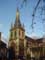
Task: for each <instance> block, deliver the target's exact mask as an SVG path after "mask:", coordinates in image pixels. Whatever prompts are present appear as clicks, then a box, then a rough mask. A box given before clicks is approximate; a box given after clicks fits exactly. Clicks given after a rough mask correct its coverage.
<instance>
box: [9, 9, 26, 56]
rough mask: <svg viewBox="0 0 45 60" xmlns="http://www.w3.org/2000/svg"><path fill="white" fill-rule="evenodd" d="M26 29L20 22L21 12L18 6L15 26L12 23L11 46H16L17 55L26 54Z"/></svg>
mask: <svg viewBox="0 0 45 60" xmlns="http://www.w3.org/2000/svg"><path fill="white" fill-rule="evenodd" d="M24 40H25V29H24V26H22V24H21V22H20V13H19V9H18V8H17V11H16V20H15V23H14V26H13V25H12V24H11V29H10V38H9V47H11V46H12V47H14V49H15V52H16V53H15V54H16V55H22V56H23V55H24Z"/></svg>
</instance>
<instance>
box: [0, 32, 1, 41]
mask: <svg viewBox="0 0 45 60" xmlns="http://www.w3.org/2000/svg"><path fill="white" fill-rule="evenodd" d="M0 40H1V32H0Z"/></svg>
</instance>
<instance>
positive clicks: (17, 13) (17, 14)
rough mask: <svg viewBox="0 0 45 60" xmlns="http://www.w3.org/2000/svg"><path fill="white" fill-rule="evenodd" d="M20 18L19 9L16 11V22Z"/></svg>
mask: <svg viewBox="0 0 45 60" xmlns="http://www.w3.org/2000/svg"><path fill="white" fill-rule="evenodd" d="M19 18H20V14H19V9H18V8H17V11H16V20H19Z"/></svg>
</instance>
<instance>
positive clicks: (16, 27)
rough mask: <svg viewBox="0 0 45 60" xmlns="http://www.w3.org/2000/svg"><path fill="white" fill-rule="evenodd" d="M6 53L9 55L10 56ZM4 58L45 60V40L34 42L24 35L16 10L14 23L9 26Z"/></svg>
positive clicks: (40, 39)
mask: <svg viewBox="0 0 45 60" xmlns="http://www.w3.org/2000/svg"><path fill="white" fill-rule="evenodd" d="M10 52H11V53H12V54H11V53H10ZM8 53H10V55H9V54H8ZM13 53H14V54H13ZM6 56H7V57H9V56H11V57H12V56H13V57H12V58H14V59H12V60H16V59H20V60H31V59H33V60H36V59H37V60H39V58H40V57H41V58H40V60H41V59H42V57H43V58H44V60H45V38H39V39H36V40H35V39H33V38H31V37H28V36H26V35H25V28H24V25H22V24H21V21H20V13H19V9H18V8H17V11H16V19H15V22H14V24H11V29H10V36H9V42H8V48H7V55H6ZM8 60H9V59H8Z"/></svg>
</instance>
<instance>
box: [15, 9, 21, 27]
mask: <svg viewBox="0 0 45 60" xmlns="http://www.w3.org/2000/svg"><path fill="white" fill-rule="evenodd" d="M14 27H21V22H20V13H19V9H18V8H17V11H16V20H15V23H14Z"/></svg>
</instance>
